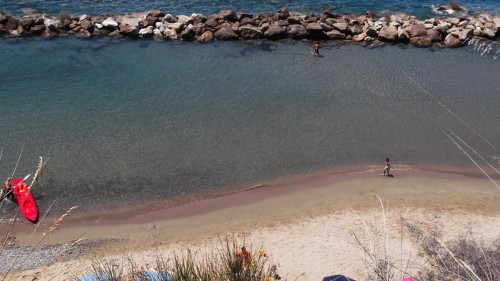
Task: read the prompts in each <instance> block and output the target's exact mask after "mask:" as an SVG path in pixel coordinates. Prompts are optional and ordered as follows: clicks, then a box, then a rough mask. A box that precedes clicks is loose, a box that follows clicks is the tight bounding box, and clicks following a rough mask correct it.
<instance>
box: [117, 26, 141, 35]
mask: <svg viewBox="0 0 500 281" xmlns="http://www.w3.org/2000/svg"><path fill="white" fill-rule="evenodd" d="M119 30H120V33H121V34H123V35H125V36H138V35H139V29H138V28H137V27H134V26H130V25H128V24H125V25H120V29H119Z"/></svg>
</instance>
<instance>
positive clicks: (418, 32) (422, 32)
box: [410, 23, 427, 37]
mask: <svg viewBox="0 0 500 281" xmlns="http://www.w3.org/2000/svg"><path fill="white" fill-rule="evenodd" d="M426 35H427V30H426V29H425V25H424V24H422V23H419V24H416V25H414V26H412V27H411V28H410V37H420V36H426Z"/></svg>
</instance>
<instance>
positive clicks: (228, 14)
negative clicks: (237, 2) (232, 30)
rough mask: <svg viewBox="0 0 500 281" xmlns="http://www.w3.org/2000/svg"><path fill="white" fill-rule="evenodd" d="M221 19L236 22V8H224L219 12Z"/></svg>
mask: <svg viewBox="0 0 500 281" xmlns="http://www.w3.org/2000/svg"><path fill="white" fill-rule="evenodd" d="M219 19H221V20H225V21H229V22H236V21H238V15H237V14H236V11H234V10H222V11H220V12H219Z"/></svg>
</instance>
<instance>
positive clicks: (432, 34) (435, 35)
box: [427, 29, 443, 42]
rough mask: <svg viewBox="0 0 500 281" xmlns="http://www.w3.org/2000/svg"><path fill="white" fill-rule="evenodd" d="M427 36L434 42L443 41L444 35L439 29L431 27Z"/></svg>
mask: <svg viewBox="0 0 500 281" xmlns="http://www.w3.org/2000/svg"><path fill="white" fill-rule="evenodd" d="M427 36H428V37H429V38H430V39H431V41H432V42H441V41H443V36H442V35H441V32H440V31H439V30H434V29H430V30H428V31H427Z"/></svg>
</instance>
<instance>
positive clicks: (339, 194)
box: [2, 168, 500, 280]
mask: <svg viewBox="0 0 500 281" xmlns="http://www.w3.org/2000/svg"><path fill="white" fill-rule="evenodd" d="M392 173H393V174H394V177H392V178H389V177H383V176H381V173H380V171H378V170H377V171H367V172H359V173H350V174H327V175H318V176H313V177H308V178H304V179H298V180H293V181H290V182H283V183H279V184H274V185H269V186H262V187H259V188H254V189H251V190H247V191H244V192H240V193H235V194H230V195H227V196H222V197H217V198H212V199H206V200H200V201H196V202H191V203H188V204H184V205H180V206H177V207H172V208H167V209H162V208H161V206H160V203H155V204H152V205H150V206H145V207H144V208H142V209H140V210H125V211H122V212H117V213H114V214H101V215H100V216H97V215H92V216H85V215H84V214H79V213H78V211H75V213H74V214H72V215H71V216H69V217H67V218H66V219H65V221H64V222H63V223H62V224H61V225H60V226H59V229H57V230H55V231H54V232H53V233H51V234H49V235H47V236H46V238H44V240H43V242H42V243H41V244H43V245H46V244H60V243H69V244H71V243H72V242H74V241H75V240H77V239H80V238H86V239H88V240H89V241H103V239H108V240H109V239H112V240H109V241H114V242H112V243H101V244H99V246H95V247H93V248H92V249H91V250H90V251H88V252H86V253H83V254H79V255H75V256H74V257H72V258H69V259H65V260H64V261H59V262H56V263H54V264H48V265H44V266H41V267H39V268H35V269H31V270H26V271H22V272H18V273H16V275H15V276H17V277H16V278H20V277H21V276H24V277H26V276H31V275H39V278H40V280H67V278H69V277H77V276H80V275H81V274H82V273H83V272H85V271H87V270H88V266H89V265H90V263H91V261H92V260H96V259H102V258H109V259H111V260H123V257H124V256H128V257H131V258H132V259H133V260H135V261H137V262H138V263H140V264H148V263H151V264H153V263H154V260H155V259H156V257H158V255H161V256H165V257H171V256H172V255H173V253H177V254H179V253H185V251H186V250H187V249H190V250H192V251H194V252H206V251H208V252H210V251H212V250H214V249H216V248H217V247H219V246H220V245H221V244H220V243H221V242H220V238H221V237H225V236H226V235H231V236H234V237H236V238H237V240H238V241H245V244H246V245H247V246H250V247H251V248H252V250H253V251H258V250H260V249H264V250H265V251H266V253H268V255H269V258H270V261H271V263H273V264H277V265H278V271H279V273H280V275H281V276H282V277H284V278H285V279H286V280H319V279H321V278H322V277H324V276H328V275H333V274H345V275H347V276H350V277H352V278H355V279H363V278H365V277H366V275H367V273H368V272H369V269H367V264H366V263H365V260H364V259H365V256H364V253H363V251H362V250H361V248H360V246H359V243H358V242H356V239H355V237H358V238H361V239H360V240H361V241H362V242H363V243H370V241H369V240H370V239H368V238H367V237H370V235H371V234H370V235H369V232H373V233H375V234H376V236H377V237H378V235H379V234H380V233H383V230H384V228H383V225H384V223H385V224H386V225H387V228H386V229H387V231H388V237H389V238H388V239H389V240H390V243H389V245H390V248H389V252H390V256H391V259H392V260H394V261H397V262H399V263H401V259H403V260H404V265H403V264H402V266H404V267H405V268H407V271H408V272H412V273H417V272H418V271H420V270H421V269H422V268H423V261H422V259H421V258H419V257H418V253H419V248H418V246H417V245H416V244H415V243H414V241H412V239H411V238H410V237H409V235H408V234H407V233H406V232H405V231H404V230H402V226H401V218H403V219H404V220H405V221H407V222H410V223H412V224H415V225H418V226H420V227H422V228H423V229H428V228H429V227H430V228H434V229H436V228H439V229H440V230H441V231H442V234H443V240H444V241H449V240H452V239H454V238H457V237H458V236H459V235H463V234H464V233H466V232H467V231H469V230H470V231H472V232H473V233H474V234H475V237H476V238H480V239H485V241H489V240H491V239H493V238H496V237H498V235H499V234H500V219H499V215H500V207H499V206H498V202H499V199H500V190H498V189H497V188H496V187H495V185H494V184H493V183H492V182H491V181H489V180H488V179H486V178H484V179H483V178H482V177H472V176H465V175H460V174H451V173H442V172H433V171H421V170H413V169H406V168H404V169H403V168H401V169H393V171H392ZM494 180H495V179H494ZM496 180H497V181H498V179H496ZM378 197H379V198H380V199H381V200H382V201H383V204H384V208H382V207H381V203H380V201H379V199H378ZM384 215H385V216H384ZM384 217H385V218H386V221H384ZM52 223H53V218H49V219H46V221H43V222H42V224H41V225H40V226H39V229H38V230H37V231H36V232H35V234H32V232H33V226H30V225H27V224H24V223H19V224H18V225H16V226H15V228H14V229H13V231H12V235H13V236H15V237H16V239H17V241H18V245H36V244H40V242H39V241H40V237H41V235H42V232H45V231H46V229H48V228H49V226H50V225H51V224H52ZM4 229H6V228H4V227H3V226H2V235H3V232H4ZM379 238H380V237H379ZM379 238H377V239H375V240H373V239H372V240H373V241H379ZM366 239H368V240H366ZM38 247H39V248H40V246H38ZM408 260H411V262H408ZM14 279H15V278H14Z"/></svg>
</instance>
